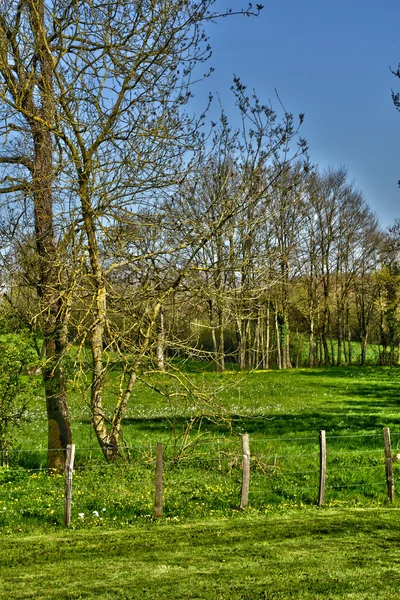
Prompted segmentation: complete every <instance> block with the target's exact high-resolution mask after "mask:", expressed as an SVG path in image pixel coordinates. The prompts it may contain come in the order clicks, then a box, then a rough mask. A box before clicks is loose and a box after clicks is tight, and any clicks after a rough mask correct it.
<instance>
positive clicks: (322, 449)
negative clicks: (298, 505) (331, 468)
mask: <svg viewBox="0 0 400 600" xmlns="http://www.w3.org/2000/svg"><path fill="white" fill-rule="evenodd" d="M325 486H326V434H325V431H324V430H323V429H321V431H320V432H319V494H318V506H322V505H323V503H324V500H325Z"/></svg>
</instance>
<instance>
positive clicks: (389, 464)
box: [383, 427, 394, 502]
mask: <svg viewBox="0 0 400 600" xmlns="http://www.w3.org/2000/svg"><path fill="white" fill-rule="evenodd" d="M383 439H384V442H385V467H386V486H387V494H388V498H389V502H393V500H394V477H393V461H392V446H391V443H390V429H389V427H384V429H383Z"/></svg>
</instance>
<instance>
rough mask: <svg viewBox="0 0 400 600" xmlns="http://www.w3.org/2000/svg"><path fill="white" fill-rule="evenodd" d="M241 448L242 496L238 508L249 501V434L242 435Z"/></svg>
mask: <svg viewBox="0 0 400 600" xmlns="http://www.w3.org/2000/svg"><path fill="white" fill-rule="evenodd" d="M242 449H243V463H242V465H243V475H242V496H241V500H240V508H242V509H243V508H246V507H247V505H248V503H249V488H250V443H249V434H248V433H244V434H243V435H242Z"/></svg>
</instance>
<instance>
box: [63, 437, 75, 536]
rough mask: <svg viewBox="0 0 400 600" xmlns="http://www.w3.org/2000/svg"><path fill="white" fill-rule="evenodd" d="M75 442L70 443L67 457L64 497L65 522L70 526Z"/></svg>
mask: <svg viewBox="0 0 400 600" xmlns="http://www.w3.org/2000/svg"><path fill="white" fill-rule="evenodd" d="M74 460H75V444H68V446H67V455H66V459H65V499H64V524H65V526H66V527H69V526H70V524H71V504H72V474H73V472H74Z"/></svg>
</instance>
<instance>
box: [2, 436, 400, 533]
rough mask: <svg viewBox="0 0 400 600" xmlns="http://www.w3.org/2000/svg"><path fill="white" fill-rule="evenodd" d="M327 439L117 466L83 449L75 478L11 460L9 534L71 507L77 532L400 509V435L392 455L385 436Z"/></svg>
mask: <svg viewBox="0 0 400 600" xmlns="http://www.w3.org/2000/svg"><path fill="white" fill-rule="evenodd" d="M387 432H388V430H387ZM246 437H247V442H246V443H247V447H245V445H246V444H245V440H246ZM390 438H391V440H390ZM324 439H325V441H326V446H325V449H324V448H322V446H321V433H320V432H319V433H316V434H315V435H309V434H305V435H302V436H299V435H298V434H297V435H296V436H293V437H288V436H285V437H282V438H279V437H274V438H268V437H266V436H261V435H257V434H252V436H251V437H250V438H249V437H248V436H247V434H245V435H242V436H231V437H229V438H226V439H224V438H215V437H211V438H209V439H206V438H203V439H200V440H198V441H197V442H195V441H191V442H190V443H188V444H187V446H186V448H185V449H184V448H183V447H182V446H177V445H176V444H173V443H171V442H170V441H167V442H164V443H163V444H161V443H159V444H156V443H154V442H153V441H152V442H149V443H147V444H143V445H131V446H129V445H127V446H125V447H124V448H123V451H122V453H121V457H120V458H119V459H118V460H117V461H115V462H114V463H107V462H105V461H104V459H102V457H101V452H100V451H99V452H97V453H95V452H93V449H92V448H85V447H77V448H74V451H75V459H74V460H73V463H72V464H69V465H68V464H67V466H66V475H65V474H64V473H60V472H58V471H56V470H51V469H48V468H47V466H46V460H47V456H48V451H47V450H46V449H43V448H28V449H20V450H10V451H9V453H8V461H9V465H8V466H7V467H3V468H0V526H3V527H7V526H8V525H7V522H10V523H11V522H12V517H14V519H15V518H16V517H17V516H18V518H19V519H20V520H23V519H36V520H38V521H41V520H43V518H46V519H47V520H48V521H49V522H53V521H54V523H61V522H65V519H66V511H67V505H68V504H69V514H70V517H69V522H66V524H67V525H69V523H71V522H72V524H74V523H75V524H76V523H78V524H79V523H83V522H85V523H88V522H89V521H90V523H92V524H95V523H101V522H106V521H107V520H108V521H110V520H111V521H117V522H118V523H124V522H128V521H131V520H132V519H136V518H149V517H152V518H153V517H154V515H155V514H156V513H157V510H158V514H157V516H158V517H160V516H161V515H163V516H164V517H166V518H176V519H179V518H183V517H185V518H187V517H192V516H204V515H207V514H231V513H232V512H233V511H239V510H244V509H246V508H247V507H248V508H250V509H255V510H268V509H270V508H271V507H274V506H275V507H279V506H287V505H291V506H299V505H317V504H318V505H320V506H321V505H322V504H328V505H329V504H333V505H336V504H340V503H342V504H348V505H351V504H354V503H356V504H362V505H368V504H370V503H371V502H372V503H373V502H375V503H385V502H390V503H392V504H393V501H394V482H395V479H396V475H397V472H398V463H397V460H398V458H400V456H398V455H397V452H396V451H397V448H399V447H400V431H394V430H393V431H392V432H389V448H388V446H387V439H386V437H384V436H383V434H382V433H378V432H377V433H354V434H351V433H350V434H344V435H337V434H329V432H328V433H327V434H326V437H325V438H324ZM160 448H161V451H160ZM157 451H159V457H160V452H161V456H162V461H161V462H160V460H157ZM324 452H325V458H323V456H324ZM68 469H69V471H68ZM160 470H161V471H160ZM72 473H73V477H72ZM68 480H69V481H70V488H69V489H68ZM72 482H73V483H72ZM321 486H322V487H323V489H321ZM157 498H158V503H159V506H158V509H157V506H156V501H155V500H157ZM2 505H3V509H2ZM67 520H68V519H67Z"/></svg>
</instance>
